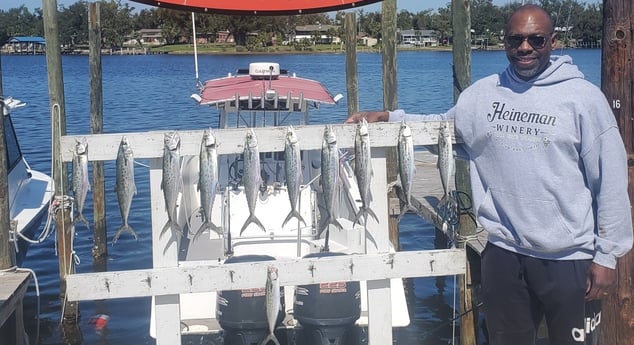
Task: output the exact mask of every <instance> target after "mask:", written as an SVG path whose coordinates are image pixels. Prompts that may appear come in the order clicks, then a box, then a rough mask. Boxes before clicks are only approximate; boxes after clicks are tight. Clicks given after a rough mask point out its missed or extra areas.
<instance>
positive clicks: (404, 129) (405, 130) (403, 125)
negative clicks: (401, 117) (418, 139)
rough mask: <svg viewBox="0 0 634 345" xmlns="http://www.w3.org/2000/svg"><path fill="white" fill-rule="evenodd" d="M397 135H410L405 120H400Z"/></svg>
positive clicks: (409, 129)
mask: <svg viewBox="0 0 634 345" xmlns="http://www.w3.org/2000/svg"><path fill="white" fill-rule="evenodd" d="M399 136H400V137H411V136H412V129H411V128H409V126H408V125H407V122H405V121H402V122H401V128H400V130H399Z"/></svg>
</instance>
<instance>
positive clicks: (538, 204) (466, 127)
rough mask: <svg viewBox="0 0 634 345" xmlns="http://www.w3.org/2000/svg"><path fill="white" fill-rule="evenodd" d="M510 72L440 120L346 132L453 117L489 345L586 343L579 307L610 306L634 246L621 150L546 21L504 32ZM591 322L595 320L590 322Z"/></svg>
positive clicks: (531, 13) (614, 130) (535, 18)
mask: <svg viewBox="0 0 634 345" xmlns="http://www.w3.org/2000/svg"><path fill="white" fill-rule="evenodd" d="M504 41H505V50H506V55H507V58H508V60H509V62H510V64H509V66H508V67H507V68H506V70H505V71H504V72H502V73H500V74H495V75H491V76H488V77H485V78H483V79H481V80H479V81H477V82H475V83H474V84H473V85H471V86H470V87H468V88H467V89H466V90H464V92H463V93H462V94H461V95H460V97H459V99H458V101H457V103H456V105H455V106H454V107H453V108H452V109H451V110H449V111H448V112H447V113H445V114H441V115H410V114H405V112H403V111H402V110H397V111H389V112H363V113H355V114H352V115H351V116H350V117H349V118H348V119H347V120H346V123H354V122H357V121H359V120H360V119H361V118H362V117H365V118H366V119H367V120H368V121H370V122H371V121H401V120H406V121H421V120H445V119H453V120H454V121H455V122H454V123H455V128H456V133H457V135H458V136H460V137H461V138H462V139H463V141H464V145H462V148H463V149H464V151H465V152H466V154H467V156H468V158H469V160H470V173H471V184H472V193H473V202H474V209H475V210H476V212H477V219H478V222H479V224H480V225H482V226H483V227H484V229H485V230H486V231H487V232H488V244H487V246H486V248H485V250H484V252H483V253H482V298H483V302H484V308H485V313H486V322H487V328H488V334H489V341H490V344H491V345H509V344H512V345H523V344H526V345H529V344H534V342H535V338H536V336H535V334H536V329H537V327H538V325H539V323H540V321H541V320H542V318H543V317H544V316H545V318H546V322H547V325H548V334H549V340H550V343H551V344H553V345H563V344H583V342H584V340H585V338H586V337H587V334H588V333H589V331H590V330H588V329H586V328H587V327H586V322H585V313H586V301H593V300H598V299H600V298H603V297H605V296H607V295H608V294H609V293H610V292H611V288H612V287H613V285H614V284H615V282H616V271H615V268H616V259H617V258H618V257H621V256H623V255H625V254H626V253H627V252H628V251H629V250H630V249H631V248H632V241H633V236H632V218H631V206H630V200H629V197H628V194H627V187H628V175H627V165H626V160H627V159H626V152H625V148H624V145H623V140H622V139H621V136H620V134H619V129H618V127H617V124H616V121H615V118H614V115H613V113H612V111H611V109H610V106H609V104H608V102H607V100H606V98H605V96H604V95H603V94H602V93H601V90H600V89H599V88H597V87H596V86H594V85H593V84H592V83H590V82H588V81H586V80H585V79H584V76H583V74H582V73H581V72H580V71H579V70H578V69H577V67H576V66H575V65H574V64H573V63H572V59H571V58H570V57H569V56H551V52H552V50H553V48H554V47H555V46H556V36H555V33H554V25H553V21H552V19H551V18H550V16H549V15H548V13H546V12H545V11H544V10H543V9H542V8H541V7H538V6H536V5H525V6H522V7H520V8H519V9H518V10H517V11H516V12H514V13H513V15H512V16H511V18H510V19H509V21H508V23H507V27H506V35H505V40H504ZM595 321H596V320H595Z"/></svg>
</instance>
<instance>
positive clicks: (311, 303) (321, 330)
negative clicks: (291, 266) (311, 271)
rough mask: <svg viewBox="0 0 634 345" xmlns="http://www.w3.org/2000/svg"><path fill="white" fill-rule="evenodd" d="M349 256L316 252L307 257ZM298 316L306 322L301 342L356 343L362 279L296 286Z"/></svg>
mask: <svg viewBox="0 0 634 345" xmlns="http://www.w3.org/2000/svg"><path fill="white" fill-rule="evenodd" d="M337 255H345V254H343V253H332V252H323V253H312V254H308V255H306V256H305V257H306V258H311V257H325V256H337ZM293 309H294V317H295V319H296V320H297V321H299V323H300V324H301V325H302V331H301V333H300V335H299V337H300V339H301V340H302V341H301V342H300V343H301V344H305V345H346V344H354V343H355V342H354V340H351V339H350V338H351V337H352V336H353V333H354V332H352V330H353V326H354V324H355V322H356V321H357V319H359V317H360V316H361V288H360V287H359V282H331V283H321V284H311V285H300V286H297V287H296V288H295V305H294V308H293Z"/></svg>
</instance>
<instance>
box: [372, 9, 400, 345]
mask: <svg viewBox="0 0 634 345" xmlns="http://www.w3.org/2000/svg"><path fill="white" fill-rule="evenodd" d="M381 26H382V30H383V41H382V44H381V49H382V54H383V55H382V56H383V57H382V60H383V107H384V109H396V108H397V107H398V101H397V97H396V96H397V83H396V72H397V69H396V0H385V1H383V3H382V8H381ZM384 154H385V157H386V160H387V164H386V169H385V172H386V176H385V178H386V180H387V181H386V183H389V182H390V181H395V180H396V176H397V169H396V164H395V163H396V162H397V154H396V149H395V148H394V147H392V148H386V149H384ZM373 156H374V155H373ZM394 198H396V193H395V192H394V190H391V191H388V193H387V200H388V203H387V204H388V205H389V204H390V202H389V200H392V199H394ZM387 223H388V236H389V240H390V242H391V243H392V245H393V246H394V248H395V249H396V250H399V247H400V245H399V241H398V221H397V218H396V215H388V222H387ZM367 286H368V299H369V300H370V299H373V300H375V301H376V300H383V301H386V302H388V303H391V295H390V280H389V279H383V280H374V281H368V285H367ZM370 317H372V318H374V319H375V320H376V319H378V318H380V317H381V316H378V317H377V316H376V315H373V314H372V312H370ZM385 317H387V318H388V319H387V320H385V322H387V323H389V324H391V323H392V315H391V314H387V315H385ZM372 321H373V320H370V323H372ZM368 334H369V336H370V338H371V339H376V340H375V341H378V342H377V343H378V344H388V343H391V339H392V329H391V328H389V329H377V328H373V327H369V328H368Z"/></svg>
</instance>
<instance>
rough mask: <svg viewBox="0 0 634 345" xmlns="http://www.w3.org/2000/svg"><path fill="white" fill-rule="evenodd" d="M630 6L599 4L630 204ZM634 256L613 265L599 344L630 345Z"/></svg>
mask: <svg viewBox="0 0 634 345" xmlns="http://www.w3.org/2000/svg"><path fill="white" fill-rule="evenodd" d="M633 32H634V5H633V4H632V0H604V1H603V39H602V41H601V43H602V49H603V51H602V69H601V88H602V90H603V92H604V93H605V95H606V97H607V99H608V102H610V105H612V111H613V112H614V115H615V116H616V120H617V123H618V125H619V129H620V131H621V135H622V136H623V141H624V142H625V149H626V150H627V155H628V176H629V185H628V194H629V196H630V201H634V142H633V139H634V138H633V137H634V123H633V122H632V113H633V112H634V100H633V99H634V85H633V84H632V80H634V71H633V70H632V56H634V48H633V47H632V45H633V44H634V37H633ZM632 272H634V252H632V251H630V252H629V254H627V255H626V256H624V257H622V258H620V259H619V260H618V264H617V279H618V281H617V286H616V293H614V294H612V295H610V296H609V297H608V298H607V299H605V300H604V301H603V307H602V309H603V310H602V312H601V332H600V333H601V334H600V343H601V344H631V343H632V339H634V327H632V325H634V283H633V282H632Z"/></svg>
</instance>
